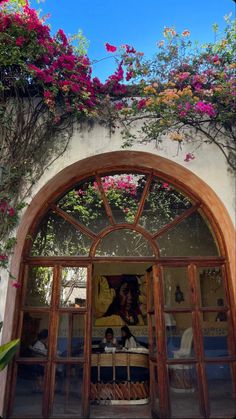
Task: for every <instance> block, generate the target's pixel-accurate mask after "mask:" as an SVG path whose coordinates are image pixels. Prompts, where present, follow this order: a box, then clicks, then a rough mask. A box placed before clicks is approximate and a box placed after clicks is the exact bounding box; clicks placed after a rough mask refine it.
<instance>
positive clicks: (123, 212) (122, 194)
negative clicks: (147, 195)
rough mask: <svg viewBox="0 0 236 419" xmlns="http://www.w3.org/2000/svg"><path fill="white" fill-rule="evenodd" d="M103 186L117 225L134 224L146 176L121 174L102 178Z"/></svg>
mask: <svg viewBox="0 0 236 419" xmlns="http://www.w3.org/2000/svg"><path fill="white" fill-rule="evenodd" d="M101 181H102V186H103V189H104V192H105V194H106V197H107V200H108V203H109V205H110V208H111V210H112V214H113V217H114V219H115V222H116V223H118V224H119V223H133V222H134V219H135V215H136V212H137V209H138V205H139V201H140V199H141V196H142V193H143V190H144V187H145V184H146V175H143V174H137V173H136V174H134V173H130V174H127V173H119V174H115V175H108V176H104V177H102V178H101Z"/></svg>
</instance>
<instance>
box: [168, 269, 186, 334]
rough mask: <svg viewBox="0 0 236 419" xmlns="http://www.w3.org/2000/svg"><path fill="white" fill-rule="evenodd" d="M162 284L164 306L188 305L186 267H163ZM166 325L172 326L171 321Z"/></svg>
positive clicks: (178, 306)
mask: <svg viewBox="0 0 236 419" xmlns="http://www.w3.org/2000/svg"><path fill="white" fill-rule="evenodd" d="M163 285H164V304H165V307H166V308H171V309H174V308H183V307H185V308H188V307H190V295H189V282H188V274H187V268H186V267H174V268H172V267H169V266H168V267H164V268H163ZM173 325H174V324H173ZM168 326H172V323H170V324H169V325H168Z"/></svg>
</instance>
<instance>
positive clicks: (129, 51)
mask: <svg viewBox="0 0 236 419" xmlns="http://www.w3.org/2000/svg"><path fill="white" fill-rule="evenodd" d="M124 47H125V51H126V52H127V54H136V52H137V51H136V50H135V49H134V47H131V46H130V45H127V44H125V45H124Z"/></svg>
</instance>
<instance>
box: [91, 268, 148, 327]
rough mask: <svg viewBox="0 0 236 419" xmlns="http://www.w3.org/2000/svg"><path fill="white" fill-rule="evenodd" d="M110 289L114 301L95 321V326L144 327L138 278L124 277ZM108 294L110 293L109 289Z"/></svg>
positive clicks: (132, 276)
mask: <svg viewBox="0 0 236 419" xmlns="http://www.w3.org/2000/svg"><path fill="white" fill-rule="evenodd" d="M108 279H109V278H108ZM109 288H110V290H111V296H112V301H111V302H110V304H109V306H108V308H107V309H106V311H105V312H104V313H103V315H102V316H101V317H99V318H97V319H96V320H95V326H106V325H112V326H123V325H130V326H132V325H133V326H136V325H137V326H142V325H144V324H145V322H144V317H143V314H142V311H141V309H140V301H139V295H140V289H139V282H138V277H137V276H135V275H122V276H121V277H119V278H117V281H113V287H109ZM106 293H108V289H107V288H106ZM101 298H102V294H101ZM103 302H104V299H103Z"/></svg>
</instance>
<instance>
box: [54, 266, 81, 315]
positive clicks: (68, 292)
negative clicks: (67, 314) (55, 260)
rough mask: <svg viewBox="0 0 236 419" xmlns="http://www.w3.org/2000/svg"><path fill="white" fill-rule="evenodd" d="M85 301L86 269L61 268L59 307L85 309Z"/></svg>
mask: <svg viewBox="0 0 236 419" xmlns="http://www.w3.org/2000/svg"><path fill="white" fill-rule="evenodd" d="M86 300H87V268H86V267H81V266H80V267H78V268H62V274H61V289H60V307H76V308H80V307H85V306H86Z"/></svg>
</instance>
